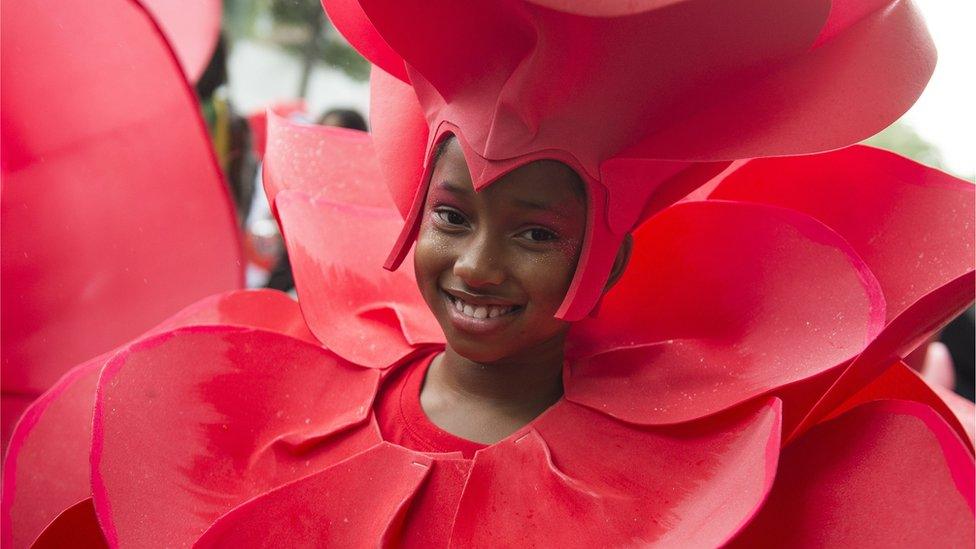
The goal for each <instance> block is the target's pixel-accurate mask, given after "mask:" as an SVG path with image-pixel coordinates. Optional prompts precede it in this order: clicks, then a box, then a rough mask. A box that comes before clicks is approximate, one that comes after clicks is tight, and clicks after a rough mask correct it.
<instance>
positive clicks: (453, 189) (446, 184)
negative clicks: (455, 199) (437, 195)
mask: <svg viewBox="0 0 976 549" xmlns="http://www.w3.org/2000/svg"><path fill="white" fill-rule="evenodd" d="M437 188H438V189H441V190H443V191H447V192H449V193H453V194H463V195H467V194H471V193H470V191H468V189H465V188H464V187H461V186H460V185H457V184H455V183H452V182H451V181H441V182H440V183H438V184H437Z"/></svg>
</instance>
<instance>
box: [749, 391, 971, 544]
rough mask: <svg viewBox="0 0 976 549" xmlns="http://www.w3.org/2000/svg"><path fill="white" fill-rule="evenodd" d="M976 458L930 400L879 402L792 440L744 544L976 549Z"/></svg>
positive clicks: (751, 524) (848, 413)
mask: <svg viewBox="0 0 976 549" xmlns="http://www.w3.org/2000/svg"><path fill="white" fill-rule="evenodd" d="M973 490H974V484H973V461H972V457H971V456H970V455H969V453H968V452H967V451H966V449H965V447H964V446H963V445H962V443H961V441H960V440H959V439H958V437H957V436H956V434H955V433H954V432H953V431H952V430H951V429H950V428H949V427H948V426H947V425H946V424H945V422H944V421H942V419H941V418H940V417H939V416H938V414H936V413H935V412H934V411H932V410H931V409H930V408H928V407H927V406H925V405H923V404H918V403H913V402H905V401H892V400H888V401H876V402H871V403H868V404H865V405H863V406H859V407H857V408H855V409H853V410H851V411H850V412H847V413H846V414H844V415H842V416H840V417H838V418H837V419H834V420H832V421H829V422H827V423H824V424H822V425H818V426H817V427H815V428H814V429H812V430H811V431H810V432H809V433H807V434H806V435H804V436H803V438H801V439H798V440H797V441H796V442H795V443H793V444H791V445H790V446H788V447H787V448H786V449H785V450H784V452H783V456H782V458H781V460H780V467H779V473H778V474H777V477H776V482H775V484H774V485H773V490H772V492H771V493H770V495H769V499H768V500H767V501H766V504H765V505H764V506H763V508H762V510H761V511H760V512H759V514H758V515H757V516H756V518H755V519H754V520H753V521H752V522H751V523H750V524H749V526H748V527H747V528H746V529H745V530H744V531H743V532H742V534H741V535H740V536H739V537H737V538H736V540H735V543H734V544H733V546H739V547H766V546H778V547H930V546H932V545H933V544H935V545H939V546H943V547H972V546H973V543H974V538H973V527H974V523H973V501H972V497H973Z"/></svg>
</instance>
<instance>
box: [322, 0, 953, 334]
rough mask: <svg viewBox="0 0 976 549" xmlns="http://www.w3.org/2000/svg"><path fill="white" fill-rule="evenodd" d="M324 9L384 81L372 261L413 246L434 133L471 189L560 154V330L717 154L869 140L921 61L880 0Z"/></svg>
mask: <svg viewBox="0 0 976 549" xmlns="http://www.w3.org/2000/svg"><path fill="white" fill-rule="evenodd" d="M323 5H324V7H325V8H326V11H327V12H328V13H329V16H330V18H331V19H332V20H333V21H334V23H335V25H336V28H337V29H339V31H340V32H342V33H343V34H344V35H345V36H346V38H347V39H349V41H350V42H351V43H352V44H353V46H355V47H356V48H357V49H358V50H359V51H360V52H361V53H362V54H363V55H365V56H366V57H367V58H368V59H369V60H370V61H372V62H373V63H374V64H375V65H377V66H379V67H381V68H382V69H383V71H385V72H386V73H387V75H383V74H379V75H377V74H374V86H375V87H377V88H379V90H375V89H374V96H376V95H379V96H382V97H385V99H383V100H382V101H383V103H381V104H379V105H375V104H374V111H373V112H374V115H373V117H374V118H377V119H383V118H386V119H387V121H381V122H380V123H378V124H376V127H375V130H374V133H376V134H377V140H376V146H377V148H378V149H380V150H378V155H379V157H380V159H381V163H382V164H383V165H384V169H386V170H387V171H388V174H387V176H388V184H389V185H391V188H392V190H393V194H394V196H395V197H396V198H397V203H398V206H399V207H400V210H401V212H402V213H403V214H404V216H405V218H406V223H405V225H404V227H403V230H402V232H401V234H400V237H399V238H398V240H397V242H396V245H395V247H394V250H393V252H392V253H391V254H390V256H389V258H388V259H387V262H386V267H387V268H389V269H395V268H397V266H398V265H399V264H400V263H401V262H402V261H403V259H404V257H405V256H406V254H407V251H408V249H409V247H410V246H411V244H412V243H413V240H414V239H415V238H416V234H417V230H418V223H419V220H418V212H419V210H420V208H421V205H422V203H423V201H424V198H425V195H426V185H427V183H428V181H427V180H428V179H429V177H430V172H431V169H432V165H431V163H430V162H429V158H430V155H431V153H432V150H433V147H434V146H435V145H436V143H438V142H439V141H440V140H441V139H443V138H444V136H445V135H446V134H448V133H450V134H453V135H455V136H456V137H457V139H458V142H459V143H460V144H461V148H462V150H463V151H464V156H465V159H466V160H467V163H468V167H469V170H470V172H471V177H472V182H473V183H474V187H475V189H481V188H483V187H485V186H486V185H489V184H490V183H491V182H493V181H494V180H496V179H497V178H498V177H500V176H501V175H503V174H505V173H506V172H508V171H511V170H513V169H515V168H517V167H518V166H521V165H523V164H526V163H528V162H531V161H534V160H538V159H543V158H548V159H554V160H559V161H562V162H564V163H566V164H568V165H569V166H570V167H572V168H574V169H575V170H576V171H577V173H578V174H579V175H580V176H581V178H582V179H583V180H584V182H585V183H586V189H587V194H588V198H589V200H588V202H589V209H588V215H587V232H586V239H585V242H584V243H583V250H582V253H581V257H580V262H579V266H578V267H577V270H576V274H575V276H574V278H573V281H572V284H571V286H570V289H569V292H568V294H567V295H566V298H565V300H564V302H563V304H562V306H561V307H560V309H559V310H558V311H557V313H556V316H557V317H559V318H563V319H566V320H578V319H580V318H583V317H584V316H586V315H587V314H588V313H589V312H590V311H591V310H592V309H593V307H594V306H595V305H596V303H597V301H598V300H599V296H600V295H601V292H602V289H603V287H604V284H605V282H606V280H607V277H608V276H609V273H610V268H611V266H612V263H613V259H614V257H615V255H616V251H617V248H618V246H619V245H620V243H621V241H622V240H623V238H624V236H625V235H626V234H627V233H628V232H629V231H631V230H632V229H633V228H634V227H635V226H636V225H637V224H638V222H639V221H640V220H642V219H644V218H646V217H648V216H649V215H651V214H653V213H655V212H656V211H659V210H660V209H661V207H663V206H665V205H667V204H668V203H670V202H673V201H674V200H676V199H678V198H680V197H681V196H683V195H684V194H687V192H688V191H690V190H691V189H692V188H694V187H695V186H697V185H700V184H702V183H704V182H705V180H707V179H708V177H709V176H711V175H714V174H716V173H718V171H721V169H722V168H724V167H725V165H726V164H725V163H726V162H727V161H730V160H734V159H738V158H753V157H760V156H778V155H787V154H804V153H813V152H819V151H825V150H831V149H836V148H839V147H842V146H846V145H849V144H851V143H854V142H856V141H859V140H861V139H864V138H866V137H868V136H870V135H872V134H874V133H876V132H877V131H880V130H881V129H883V128H884V127H885V126H887V125H888V124H889V123H891V122H892V121H894V120H895V119H896V118H897V117H898V116H900V115H901V114H902V113H903V112H904V111H905V110H907V109H908V107H909V106H910V105H911V104H912V103H914V101H915V99H916V98H917V97H918V95H919V94H920V93H921V91H922V88H923V87H924V86H925V84H926V82H927V80H928V77H929V76H930V74H931V72H932V69H933V67H934V63H935V51H934V48H933V47H932V44H931V42H930V40H929V38H928V35H927V32H926V30H925V27H924V25H923V23H922V21H921V19H920V17H919V15H918V14H917V12H916V11H915V9H914V8H913V6H912V4H911V3H910V2H900V1H891V0H874V1H865V2H830V1H828V0H802V1H799V2H790V3H788V4H784V3H782V2H777V1H774V0H762V1H758V2H735V1H726V0H684V1H644V2H580V3H573V2H560V1H539V2H534V1H523V0H507V1H502V2H488V3H483V2H475V3H471V2H460V3H459V2H451V1H450V0H441V1H406V2H391V1H386V0H362V1H356V0H323ZM397 87H403V88H406V89H402V90H399V91H397V90H396V89H395V88H397ZM377 92H378V93H377ZM397 97H398V98H402V101H400V102H394V101H391V98H397ZM411 102H415V103H416V105H410V103H411ZM377 107H379V109H377ZM394 109H395V110H397V111H400V112H396V113H393V112H391V110H394ZM377 111H381V114H379V113H378V112H377ZM391 130H395V132H394V133H392V134H387V135H389V136H390V137H385V136H384V134H385V133H386V132H387V131H391ZM394 135H395V138H393V136H394ZM405 136H409V137H411V138H414V139H415V141H414V142H412V143H411V142H409V141H407V142H404V137H405ZM386 147H395V148H396V149H397V150H396V151H389V152H386V151H383V150H381V149H384V148H386ZM404 149H406V150H404ZM397 161H399V162H397Z"/></svg>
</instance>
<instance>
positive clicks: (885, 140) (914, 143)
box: [865, 121, 945, 169]
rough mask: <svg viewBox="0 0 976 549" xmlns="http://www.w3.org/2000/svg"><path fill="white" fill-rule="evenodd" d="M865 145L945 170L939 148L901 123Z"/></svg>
mask: <svg viewBox="0 0 976 549" xmlns="http://www.w3.org/2000/svg"><path fill="white" fill-rule="evenodd" d="M865 143H867V144H868V145H874V146H875V147H880V148H882V149H888V150H889V151H894V152H896V153H898V154H901V155H904V156H907V157H908V158H911V159H912V160H915V161H917V162H921V163H922V164H926V165H929V166H932V167H935V168H939V169H945V168H944V166H943V164H944V162H943V160H942V153H941V152H939V149H938V147H936V146H935V145H933V144H932V143H929V142H928V141H926V140H925V139H923V138H922V136H920V135H918V132H916V131H915V129H914V128H912V127H911V126H909V125H908V124H906V123H904V122H901V121H899V122H895V123H894V124H892V125H891V126H888V127H887V128H886V129H885V130H884V131H882V132H881V133H879V134H877V135H875V136H874V137H871V138H870V139H868V140H866V141H865Z"/></svg>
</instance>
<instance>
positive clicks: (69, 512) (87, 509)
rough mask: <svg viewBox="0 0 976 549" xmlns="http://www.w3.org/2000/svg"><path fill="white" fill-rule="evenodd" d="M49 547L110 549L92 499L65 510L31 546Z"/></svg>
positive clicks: (32, 548) (37, 547)
mask: <svg viewBox="0 0 976 549" xmlns="http://www.w3.org/2000/svg"><path fill="white" fill-rule="evenodd" d="M47 547H50V548H52V549H60V548H62V547H84V548H85V549H98V548H101V547H105V548H106V549H107V548H108V542H107V541H105V536H104V535H103V534H102V529H101V527H100V526H99V525H98V517H96V516H95V505H94V504H93V503H92V499H91V498H85V499H84V500H82V501H79V502H78V503H76V504H74V505H72V506H71V507H68V508H67V509H65V511H64V512H63V513H61V514H60V515H58V518H56V519H54V521H53V522H52V523H51V524H49V525H48V526H47V528H45V529H44V532H42V533H41V535H40V536H39V537H38V538H37V540H36V541H34V543H32V544H31V549H44V548H47Z"/></svg>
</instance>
